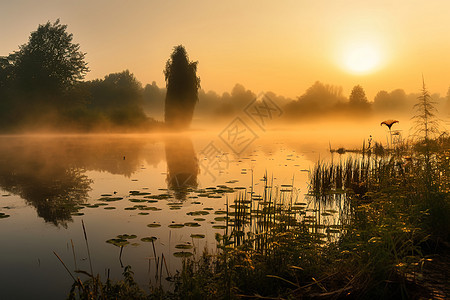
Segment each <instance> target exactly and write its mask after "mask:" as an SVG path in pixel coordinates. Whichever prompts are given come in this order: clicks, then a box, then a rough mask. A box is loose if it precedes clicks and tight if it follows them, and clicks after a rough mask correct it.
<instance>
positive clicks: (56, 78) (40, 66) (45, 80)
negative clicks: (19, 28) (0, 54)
mask: <svg viewBox="0 0 450 300" xmlns="http://www.w3.org/2000/svg"><path fill="white" fill-rule="evenodd" d="M66 29H67V25H62V24H60V21H59V19H58V20H56V22H54V23H53V24H51V23H50V22H47V23H46V24H44V25H39V27H38V29H37V30H36V31H34V32H32V33H31V35H30V38H29V41H28V43H27V44H25V45H22V46H20V50H19V51H17V52H15V53H14V54H12V56H10V58H12V59H11V60H12V61H13V65H14V75H15V79H16V80H17V83H18V84H19V87H20V88H21V89H23V90H30V91H33V92H37V91H42V92H44V93H55V92H61V91H64V90H66V89H68V88H70V87H72V86H73V85H74V84H75V83H76V82H78V81H80V80H82V79H83V78H84V76H85V74H86V73H87V72H88V71H89V69H88V67H87V63H86V62H85V61H84V57H85V55H86V54H85V53H83V52H81V51H80V45H79V44H75V43H73V42H72V39H73V36H72V34H71V33H68V32H67V31H66Z"/></svg>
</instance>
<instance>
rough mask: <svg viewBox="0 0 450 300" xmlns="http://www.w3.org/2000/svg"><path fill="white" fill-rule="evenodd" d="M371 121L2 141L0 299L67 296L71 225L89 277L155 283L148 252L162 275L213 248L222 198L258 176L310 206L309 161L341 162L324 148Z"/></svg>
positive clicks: (76, 264)
mask: <svg viewBox="0 0 450 300" xmlns="http://www.w3.org/2000/svg"><path fill="white" fill-rule="evenodd" d="M378 126H379V125H378V124H375V125H374V126H373V127H362V126H341V127H339V128H336V126H329V127H327V126H321V127H318V126H317V127H316V126H313V125H309V126H304V127H302V128H297V129H296V130H284V129H278V130H275V129H274V130H266V131H264V130H259V131H258V130H255V131H252V132H250V131H247V135H245V134H244V135H243V136H237V135H233V134H232V132H231V131H227V130H220V129H219V130H210V131H200V130H197V131H192V132H189V133H185V134H145V135H132V134H123V135H35V136H31V135H30V136H2V137H0V213H3V215H2V218H0V237H1V239H2V247H1V248H0V254H1V255H0V266H1V272H0V290H1V297H0V298H2V299H61V298H64V297H66V296H67V294H68V292H69V290H70V287H71V285H72V283H73V280H72V279H71V277H70V275H69V274H68V272H67V271H66V270H65V269H64V266H63V265H62V264H61V262H60V261H59V260H58V258H57V257H56V256H55V255H54V253H53V252H55V253H57V254H58V256H59V257H60V258H61V259H62V260H63V261H64V263H65V264H66V265H67V267H68V269H69V270H70V271H72V273H73V271H74V270H76V269H80V270H84V271H88V272H90V264H89V255H88V251H87V247H86V242H85V238H84V232H83V228H82V221H83V222H84V225H85V229H86V234H87V239H88V244H89V252H90V257H91V263H92V269H93V272H94V273H95V274H97V273H98V274H100V275H101V276H102V278H103V279H105V278H106V277H107V276H108V272H109V276H110V277H111V278H113V279H120V278H121V273H122V271H123V269H122V266H126V265H130V266H131V267H132V270H133V272H134V273H135V278H136V280H137V281H138V282H139V283H140V285H141V286H142V287H144V288H145V287H146V286H147V285H148V284H149V283H150V284H156V283H157V278H156V275H157V274H156V262H155V254H156V257H157V258H161V259H163V258H162V254H164V259H165V266H167V269H166V267H165V266H164V270H163V273H162V275H163V276H164V277H166V276H167V275H166V273H167V271H168V272H169V273H170V274H173V273H174V272H175V271H176V270H177V269H180V268H181V264H182V258H180V257H178V256H180V255H181V256H185V255H190V254H186V253H187V252H188V253H192V255H194V257H195V256H199V255H201V253H202V252H203V251H204V249H208V251H209V252H210V253H215V252H216V251H217V249H216V241H215V238H214V236H215V234H216V233H223V232H224V230H225V229H224V227H226V226H225V225H224V224H225V221H224V218H223V216H222V215H223V214H224V211H226V208H227V206H226V204H227V202H229V203H231V202H232V201H233V200H234V199H235V198H236V195H237V194H238V193H249V192H251V191H252V192H253V193H254V194H255V195H256V194H259V193H261V192H262V190H263V189H264V183H263V182H264V180H271V183H272V185H273V186H274V187H277V188H279V189H280V190H281V189H282V187H283V186H285V187H290V188H291V191H290V193H291V197H295V201H300V202H303V201H304V202H305V203H306V205H307V206H308V207H312V206H314V205H315V204H314V203H312V202H311V199H309V198H308V197H306V196H305V194H307V192H308V180H309V170H310V169H311V168H312V167H313V166H314V163H315V162H317V161H318V160H319V159H320V160H330V159H342V157H341V156H339V155H338V154H333V155H331V154H330V151H329V149H330V146H331V147H332V148H338V147H346V148H352V147H353V148H360V147H361V145H362V142H363V141H364V140H367V139H368V138H369V135H370V134H372V135H374V137H380V139H381V140H382V141H385V140H386V130H385V129H383V128H379V127H378ZM221 216H222V218H220V217H221ZM329 222H331V223H332V222H337V217H333V216H330V220H329ZM123 234H128V235H135V236H136V237H134V236H131V237H130V236H128V237H127V236H125V239H126V241H127V243H128V244H127V245H126V246H124V247H123V248H122V249H121V248H120V247H118V246H117V245H114V243H115V242H114V240H112V239H117V236H118V235H123ZM146 237H148V238H152V237H155V238H156V239H154V243H152V242H150V241H151V240H152V239H145V238H146ZM122 238H124V237H123V236H122ZM141 239H144V241H142V240H141ZM107 241H109V242H107ZM116 242H117V240H116ZM116 244H117V243H116ZM119 245H120V243H119ZM153 246H154V248H153ZM191 246H192V247H191ZM121 250H122V251H121ZM180 252H181V254H180ZM177 253H178V254H177ZM119 258H120V259H119ZM108 270H109V271H108ZM73 274H76V273H73ZM160 274H161V273H160ZM76 275H77V274H76ZM77 276H80V277H82V278H85V277H84V275H79V274H78V275H77ZM164 285H165V286H167V287H168V288H170V284H169V283H167V282H164ZM24 287H25V288H24Z"/></svg>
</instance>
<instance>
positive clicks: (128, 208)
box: [124, 207, 137, 210]
mask: <svg viewBox="0 0 450 300" xmlns="http://www.w3.org/2000/svg"><path fill="white" fill-rule="evenodd" d="M135 209H137V207H125V208H124V210H135Z"/></svg>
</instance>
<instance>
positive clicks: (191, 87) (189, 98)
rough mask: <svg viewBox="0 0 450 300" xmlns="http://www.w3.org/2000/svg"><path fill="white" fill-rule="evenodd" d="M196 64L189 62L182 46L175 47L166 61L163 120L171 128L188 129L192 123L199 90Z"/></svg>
mask: <svg viewBox="0 0 450 300" xmlns="http://www.w3.org/2000/svg"><path fill="white" fill-rule="evenodd" d="M197 63H198V62H192V61H189V58H188V55H187V52H186V49H185V48H184V47H183V46H182V45H179V46H176V47H175V48H174V50H173V52H172V55H171V56H170V59H169V60H167V63H166V68H165V70H164V75H165V79H166V87H167V93H166V101H165V116H164V118H165V122H166V124H167V125H168V126H169V127H171V128H174V129H183V128H188V127H189V125H190V123H191V122H192V116H193V114H194V108H195V104H196V103H197V101H198V89H199V88H200V78H199V77H197Z"/></svg>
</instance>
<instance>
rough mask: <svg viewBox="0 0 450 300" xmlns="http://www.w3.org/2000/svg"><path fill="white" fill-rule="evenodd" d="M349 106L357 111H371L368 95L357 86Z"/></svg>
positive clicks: (351, 95)
mask: <svg viewBox="0 0 450 300" xmlns="http://www.w3.org/2000/svg"><path fill="white" fill-rule="evenodd" d="M349 105H350V108H351V109H356V110H359V111H368V110H370V104H369V101H368V100H367V97H366V93H365V92H364V89H363V88H362V86H360V85H356V86H355V87H354V88H353V89H352V92H351V94H350V97H349Z"/></svg>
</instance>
